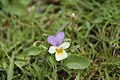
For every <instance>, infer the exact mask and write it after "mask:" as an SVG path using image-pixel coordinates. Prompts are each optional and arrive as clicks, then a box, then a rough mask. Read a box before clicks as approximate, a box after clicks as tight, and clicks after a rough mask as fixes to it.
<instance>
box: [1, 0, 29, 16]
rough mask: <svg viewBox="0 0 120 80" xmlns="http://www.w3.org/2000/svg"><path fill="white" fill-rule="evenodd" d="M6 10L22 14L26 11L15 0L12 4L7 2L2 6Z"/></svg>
mask: <svg viewBox="0 0 120 80" xmlns="http://www.w3.org/2000/svg"><path fill="white" fill-rule="evenodd" d="M3 9H4V10H5V11H6V12H10V13H12V14H14V15H18V16H22V15H25V14H26V13H27V9H26V8H25V6H24V5H23V4H21V3H19V2H17V1H15V2H13V3H12V4H8V5H6V6H5V7H4V8H3Z"/></svg>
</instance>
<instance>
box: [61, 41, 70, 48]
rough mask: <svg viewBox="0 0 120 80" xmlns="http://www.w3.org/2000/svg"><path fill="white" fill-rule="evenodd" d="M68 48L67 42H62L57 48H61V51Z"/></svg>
mask: <svg viewBox="0 0 120 80" xmlns="http://www.w3.org/2000/svg"><path fill="white" fill-rule="evenodd" d="M69 46H70V43H69V42H64V43H62V44H61V45H60V46H59V47H62V49H66V48H68V47H69Z"/></svg>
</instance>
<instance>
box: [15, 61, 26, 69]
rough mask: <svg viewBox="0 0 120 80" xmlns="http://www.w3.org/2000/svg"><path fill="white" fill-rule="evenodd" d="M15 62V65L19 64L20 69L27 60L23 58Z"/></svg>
mask: <svg viewBox="0 0 120 80" xmlns="http://www.w3.org/2000/svg"><path fill="white" fill-rule="evenodd" d="M14 63H15V65H17V66H18V67H19V68H20V69H22V67H23V66H25V65H26V62H25V61H22V60H15V61H14Z"/></svg>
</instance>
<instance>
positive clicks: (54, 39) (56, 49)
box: [47, 32, 70, 61]
mask: <svg viewBox="0 0 120 80" xmlns="http://www.w3.org/2000/svg"><path fill="white" fill-rule="evenodd" d="M47 40H48V42H49V43H50V44H51V45H52V46H51V47H50V48H49V50H48V52H49V53H51V54H53V53H55V58H56V60H57V61H60V60H63V59H65V58H67V57H68V54H67V53H66V51H65V50H64V49H67V48H68V47H69V46H70V44H69V42H64V43H62V42H63V40H64V33H63V32H58V33H57V35H56V36H49V37H48V39H47Z"/></svg>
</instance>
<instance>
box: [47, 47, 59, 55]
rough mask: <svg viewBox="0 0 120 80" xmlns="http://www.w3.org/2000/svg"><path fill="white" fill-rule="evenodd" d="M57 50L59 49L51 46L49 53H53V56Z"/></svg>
mask: <svg viewBox="0 0 120 80" xmlns="http://www.w3.org/2000/svg"><path fill="white" fill-rule="evenodd" d="M56 48H57V47H56V46H50V48H49V50H48V52H49V53H51V54H53V53H55V52H56Z"/></svg>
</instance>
